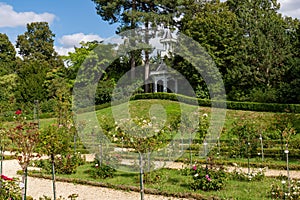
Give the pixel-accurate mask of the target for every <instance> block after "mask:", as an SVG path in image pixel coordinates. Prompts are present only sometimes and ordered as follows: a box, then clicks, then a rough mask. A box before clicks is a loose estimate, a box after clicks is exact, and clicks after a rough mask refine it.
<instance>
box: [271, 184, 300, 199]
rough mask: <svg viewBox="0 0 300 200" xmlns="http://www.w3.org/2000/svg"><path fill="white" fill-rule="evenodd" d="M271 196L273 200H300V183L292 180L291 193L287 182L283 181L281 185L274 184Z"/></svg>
mask: <svg viewBox="0 0 300 200" xmlns="http://www.w3.org/2000/svg"><path fill="white" fill-rule="evenodd" d="M269 196H270V197H271V198H272V199H287V200H288V199H300V181H299V180H298V181H296V180H290V191H289V189H288V181H287V180H282V182H281V184H280V183H273V184H272V186H271V191H270V195H269Z"/></svg>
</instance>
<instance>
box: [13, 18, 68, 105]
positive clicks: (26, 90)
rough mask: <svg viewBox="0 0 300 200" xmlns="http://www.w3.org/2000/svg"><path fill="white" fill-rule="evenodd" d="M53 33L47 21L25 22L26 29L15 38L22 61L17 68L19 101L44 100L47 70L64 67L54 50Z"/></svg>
mask: <svg viewBox="0 0 300 200" xmlns="http://www.w3.org/2000/svg"><path fill="white" fill-rule="evenodd" d="M53 37H54V34H53V33H52V31H51V30H50V28H49V25H48V23H47V22H33V23H31V24H27V31H26V32H25V33H24V34H22V35H19V36H18V38H17V45H16V46H17V48H19V54H20V55H21V56H22V58H23V62H22V64H21V65H20V67H18V69H17V74H18V88H17V90H18V91H17V92H18V93H17V94H18V100H19V101H20V102H25V103H26V102H33V101H34V100H39V101H44V100H46V99H47V95H45V88H44V82H45V80H46V75H47V73H48V72H49V71H51V70H52V69H55V68H59V67H64V65H63V62H62V60H61V59H60V57H59V56H58V55H57V53H56V52H55V50H54V44H53V42H54V39H53Z"/></svg>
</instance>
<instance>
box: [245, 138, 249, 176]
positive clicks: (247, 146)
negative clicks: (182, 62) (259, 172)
mask: <svg viewBox="0 0 300 200" xmlns="http://www.w3.org/2000/svg"><path fill="white" fill-rule="evenodd" d="M249 146H250V142H248V141H247V145H246V148H247V149H246V150H247V160H248V175H250V158H249Z"/></svg>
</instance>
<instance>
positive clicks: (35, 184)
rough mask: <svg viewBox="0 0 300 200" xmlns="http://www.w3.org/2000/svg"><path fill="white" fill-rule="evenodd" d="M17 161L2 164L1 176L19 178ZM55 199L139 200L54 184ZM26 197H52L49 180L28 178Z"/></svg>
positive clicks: (149, 198)
mask: <svg viewBox="0 0 300 200" xmlns="http://www.w3.org/2000/svg"><path fill="white" fill-rule="evenodd" d="M20 169H21V168H20V166H19V164H18V161H17V160H5V161H4V162H3V170H4V172H3V174H4V175H6V176H8V177H19V176H18V175H16V171H17V170H20ZM56 189H57V197H59V196H63V197H64V198H67V197H68V196H69V195H70V194H78V195H79V197H78V200H139V199H140V194H139V193H137V192H125V191H121V190H114V189H109V188H102V187H94V186H86V185H76V184H72V183H64V182H56ZM27 195H29V196H32V197H33V198H35V199H37V200H38V198H39V197H42V196H43V195H46V196H49V197H53V194H52V182H51V180H46V179H39V178H32V177H28V190H27ZM145 200H179V198H171V197H163V196H157V195H147V194H146V195H145ZM182 200H187V199H182Z"/></svg>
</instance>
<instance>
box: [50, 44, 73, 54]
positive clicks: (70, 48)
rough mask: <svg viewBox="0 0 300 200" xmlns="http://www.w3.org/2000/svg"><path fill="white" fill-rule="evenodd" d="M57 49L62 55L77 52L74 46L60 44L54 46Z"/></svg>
mask: <svg viewBox="0 0 300 200" xmlns="http://www.w3.org/2000/svg"><path fill="white" fill-rule="evenodd" d="M54 49H55V51H56V52H57V53H58V55H61V56H67V55H68V53H69V52H75V49H74V47H69V48H66V47H58V46H54Z"/></svg>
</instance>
